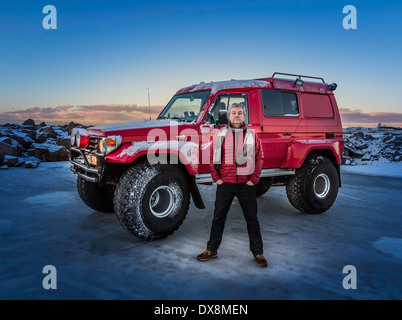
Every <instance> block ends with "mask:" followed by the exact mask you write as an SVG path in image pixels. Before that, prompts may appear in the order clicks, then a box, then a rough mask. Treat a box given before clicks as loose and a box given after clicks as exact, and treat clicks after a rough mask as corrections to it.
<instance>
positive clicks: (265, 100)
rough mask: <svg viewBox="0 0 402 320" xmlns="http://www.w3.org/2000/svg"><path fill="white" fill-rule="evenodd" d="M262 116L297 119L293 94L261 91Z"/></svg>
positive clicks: (294, 94) (295, 100)
mask: <svg viewBox="0 0 402 320" xmlns="http://www.w3.org/2000/svg"><path fill="white" fill-rule="evenodd" d="M261 100H262V108H263V112H264V115H265V116H267V117H297V116H299V105H298V103H297V95H296V93H294V92H286V91H278V90H261Z"/></svg>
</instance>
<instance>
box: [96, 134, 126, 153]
mask: <svg viewBox="0 0 402 320" xmlns="http://www.w3.org/2000/svg"><path fill="white" fill-rule="evenodd" d="M120 144H121V137H120V136H111V137H106V138H102V139H101V140H100V141H99V151H100V152H101V153H103V154H109V153H111V152H112V151H114V150H116V149H117V148H118V147H119V146H120Z"/></svg>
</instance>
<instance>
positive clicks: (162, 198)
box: [149, 186, 175, 218]
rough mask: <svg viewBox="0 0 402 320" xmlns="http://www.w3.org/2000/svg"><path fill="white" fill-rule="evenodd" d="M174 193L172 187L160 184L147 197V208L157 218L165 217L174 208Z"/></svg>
mask: <svg viewBox="0 0 402 320" xmlns="http://www.w3.org/2000/svg"><path fill="white" fill-rule="evenodd" d="M174 204H175V195H174V192H173V190H172V188H170V187H168V186H161V187H159V188H157V189H155V191H154V192H153V193H152V195H151V197H150V198H149V208H150V210H151V212H152V214H153V215H154V216H155V217H157V218H164V217H167V216H168V215H169V214H170V213H171V212H172V211H173V209H174Z"/></svg>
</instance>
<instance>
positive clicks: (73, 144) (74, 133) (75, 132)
mask: <svg viewBox="0 0 402 320" xmlns="http://www.w3.org/2000/svg"><path fill="white" fill-rule="evenodd" d="M76 134H77V128H73V130H71V138H70V139H71V140H70V141H71V146H72V147H75V146H76V144H75V142H76V141H75V135H76Z"/></svg>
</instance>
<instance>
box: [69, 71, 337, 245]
mask: <svg viewBox="0 0 402 320" xmlns="http://www.w3.org/2000/svg"><path fill="white" fill-rule="evenodd" d="M278 76H279V77H278ZM283 76H286V77H287V79H284V78H281V77H283ZM303 79H305V80H306V81H304V80H303ZM307 80H309V81H307ZM335 89H336V84H335V83H332V84H327V83H325V81H324V79H322V78H317V77H308V76H301V75H293V74H283V73H274V74H273V75H272V77H270V78H263V79H255V80H231V81H223V82H211V83H203V82H201V83H200V84H198V85H192V86H190V87H186V88H183V89H181V90H179V91H178V92H177V93H176V94H175V95H174V97H173V98H172V99H171V100H170V102H169V103H168V104H167V106H166V107H165V108H164V109H163V111H162V112H161V114H160V115H159V116H158V118H157V119H156V120H143V121H138V122H129V123H121V124H112V125H104V126H98V127H91V128H88V129H87V130H84V129H78V130H74V131H73V132H72V134H71V142H72V147H71V163H72V166H71V170H72V171H73V172H74V173H76V174H77V175H78V177H77V188H78V193H79V195H80V197H81V199H82V200H83V201H84V202H85V203H86V204H87V205H88V206H89V207H91V208H92V209H94V210H98V211H110V212H113V211H114V212H115V213H116V215H117V217H118V219H119V221H120V223H121V224H122V225H123V227H124V228H125V229H126V230H127V231H129V232H131V233H132V234H134V235H136V236H137V237H140V238H143V239H150V240H151V239H158V238H163V237H166V236H168V235H170V234H172V233H173V232H174V231H175V230H177V229H178V228H179V226H180V225H181V224H182V222H183V221H184V219H185V217H186V214H187V211H188V209H189V204H190V198H192V199H193V202H194V204H195V206H196V207H197V208H204V203H203V200H202V195H201V194H200V192H199V189H198V187H197V184H210V183H212V179H211V175H210V163H209V162H210V152H212V150H211V149H212V148H211V146H212V141H213V138H214V136H215V134H216V133H217V132H218V130H219V128H220V127H221V126H222V125H225V124H226V123H227V109H228V107H229V106H230V105H231V104H232V103H233V102H237V103H243V104H244V105H245V107H246V110H247V117H246V123H247V125H248V127H249V128H250V129H252V130H254V131H255V133H256V134H257V135H258V137H259V138H260V140H261V142H262V144H263V148H264V154H265V160H264V166H263V170H262V174H261V179H260V182H259V184H258V185H257V186H256V193H257V196H261V195H263V194H264V193H265V192H267V190H268V189H269V188H270V186H277V185H286V193H287V196H288V199H289V201H290V203H291V204H292V205H293V207H295V208H296V209H297V210H300V211H301V212H305V213H322V212H324V211H326V210H327V209H329V208H330V207H331V206H332V204H333V202H334V201H335V199H336V197H337V194H338V188H339V187H340V185H341V179H340V170H339V166H340V165H341V162H342V159H341V158H342V157H341V156H342V152H343V148H344V142H343V137H342V125H341V119H340V116H339V111H338V107H337V104H336V101H335V97H334V94H333V91H334V90H335Z"/></svg>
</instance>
